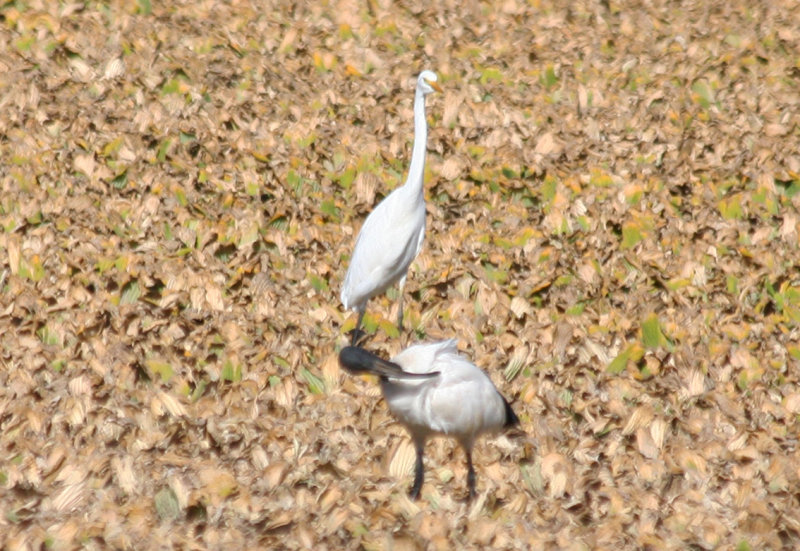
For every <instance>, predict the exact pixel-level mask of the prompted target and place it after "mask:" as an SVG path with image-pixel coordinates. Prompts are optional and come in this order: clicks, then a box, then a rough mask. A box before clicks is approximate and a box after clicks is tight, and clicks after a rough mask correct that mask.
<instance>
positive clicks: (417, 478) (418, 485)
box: [408, 441, 425, 499]
mask: <svg viewBox="0 0 800 551" xmlns="http://www.w3.org/2000/svg"><path fill="white" fill-rule="evenodd" d="M415 445H416V448H417V462H416V463H415V465H414V485H413V486H411V490H410V491H409V492H408V496H409V497H410V498H411V499H417V498H418V497H419V492H420V490H421V489H422V481H423V480H424V479H425V467H424V465H423V464H422V454H423V453H424V452H425V442H424V441H423V442H415Z"/></svg>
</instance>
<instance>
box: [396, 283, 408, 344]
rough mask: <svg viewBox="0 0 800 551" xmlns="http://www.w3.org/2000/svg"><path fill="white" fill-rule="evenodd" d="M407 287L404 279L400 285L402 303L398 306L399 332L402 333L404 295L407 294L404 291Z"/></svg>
mask: <svg viewBox="0 0 800 551" xmlns="http://www.w3.org/2000/svg"><path fill="white" fill-rule="evenodd" d="M405 286H406V278H405V277H404V278H403V279H401V280H400V284H399V287H400V290H399V293H400V301H399V303H398V305H397V330H398V331H399V332H401V333H402V332H403V295H404V294H405V293H403V289H404V288H405Z"/></svg>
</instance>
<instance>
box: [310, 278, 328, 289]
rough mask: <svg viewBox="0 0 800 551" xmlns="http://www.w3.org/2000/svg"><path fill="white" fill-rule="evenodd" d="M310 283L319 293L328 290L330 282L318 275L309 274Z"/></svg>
mask: <svg viewBox="0 0 800 551" xmlns="http://www.w3.org/2000/svg"><path fill="white" fill-rule="evenodd" d="M308 281H309V283H311V286H312V287H313V288H314V290H315V291H317V292H323V291H327V290H328V282H327V281H326V280H325V279H324V278H322V277H319V276H318V275H317V274H308Z"/></svg>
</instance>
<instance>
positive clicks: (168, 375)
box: [145, 359, 175, 383]
mask: <svg viewBox="0 0 800 551" xmlns="http://www.w3.org/2000/svg"><path fill="white" fill-rule="evenodd" d="M145 365H146V366H147V369H149V370H150V373H151V374H152V375H153V376H154V377H155V376H156V375H157V376H159V377H160V378H161V382H162V383H168V382H169V380H170V379H172V376H173V375H174V374H175V373H174V371H173V370H172V366H171V365H170V364H169V363H167V362H165V361H162V360H154V359H150V360H147V361H146V362H145Z"/></svg>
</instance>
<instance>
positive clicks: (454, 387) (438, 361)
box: [339, 340, 519, 498]
mask: <svg viewBox="0 0 800 551" xmlns="http://www.w3.org/2000/svg"><path fill="white" fill-rule="evenodd" d="M339 361H340V364H341V365H342V367H344V368H345V369H347V370H348V371H349V372H351V373H362V372H372V373H375V374H377V375H379V376H380V384H381V389H382V391H383V396H384V398H385V399H386V403H387V404H388V406H389V410H390V411H391V412H392V414H394V416H395V417H396V418H397V420H398V421H400V423H402V424H403V425H405V427H406V428H407V429H408V431H409V433H410V434H411V438H412V440H413V441H414V445H415V447H416V451H417V461H416V469H415V471H416V472H415V477H414V485H413V486H412V488H411V492H410V493H411V496H412V497H414V498H416V497H418V496H419V492H420V489H421V487H422V481H423V477H424V474H423V463H422V458H423V453H424V448H425V442H426V440H427V439H428V437H429V436H432V435H435V434H442V435H446V436H450V437H452V438H455V439H456V440H457V441H458V442H459V444H461V446H462V447H463V448H464V451H465V453H466V455H467V466H468V474H467V485H468V488H469V495H470V497H473V496H474V495H475V470H474V468H473V465H472V448H473V445H474V444H475V440H476V439H477V438H478V437H479V436H480V435H481V434H485V433H493V432H497V431H500V430H501V429H503V428H505V427H509V426H512V425H516V424H518V423H519V419H518V418H517V416H516V415H515V414H514V411H513V410H512V409H511V406H510V405H509V403H508V402H507V401H506V399H505V398H503V396H502V395H501V394H500V392H499V391H498V390H497V388H496V387H495V386H494V384H493V383H492V381H491V379H489V376H488V375H486V373H484V372H483V371H482V370H481V369H480V368H478V367H477V366H476V365H475V364H473V363H472V362H470V361H469V360H468V359H467V358H465V357H464V356H462V355H460V354H459V353H458V349H457V347H456V341H455V340H445V341H440V342H434V343H429V344H418V345H414V346H411V347H409V348H407V349H406V350H404V351H402V352H400V353H399V354H398V355H397V356H395V357H394V358H392V359H391V361H390V362H387V361H385V360H382V359H380V358H378V357H377V356H375V355H373V354H371V353H369V352H367V351H365V350H363V349H360V348H355V347H347V348H345V349H343V350H342V352H341V353H340V356H339Z"/></svg>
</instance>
